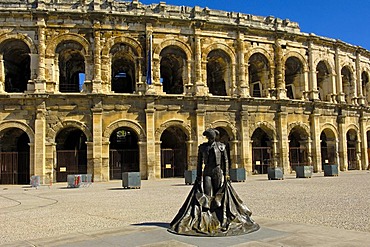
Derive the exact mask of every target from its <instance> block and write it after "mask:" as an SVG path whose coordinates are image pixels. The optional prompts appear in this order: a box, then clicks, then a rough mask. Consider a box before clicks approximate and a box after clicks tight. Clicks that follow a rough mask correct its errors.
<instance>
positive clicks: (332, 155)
mask: <svg viewBox="0 0 370 247" xmlns="http://www.w3.org/2000/svg"><path fill="white" fill-rule="evenodd" d="M320 141H321V162H322V169H323V170H324V167H323V166H324V165H336V164H337V162H336V140H335V136H334V133H333V131H331V130H329V129H325V130H324V131H323V132H322V133H321V135H320Z"/></svg>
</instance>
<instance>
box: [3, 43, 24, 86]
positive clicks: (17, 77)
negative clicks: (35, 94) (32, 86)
mask: <svg viewBox="0 0 370 247" xmlns="http://www.w3.org/2000/svg"><path fill="white" fill-rule="evenodd" d="M0 53H1V54H3V60H4V72H5V82H4V83H5V92H8V93H18V92H24V91H26V90H27V83H28V81H29V80H30V79H31V70H30V63H31V59H30V55H29V54H30V53H31V51H30V49H29V47H28V46H27V44H26V43H24V42H23V41H22V40H16V39H10V40H7V41H5V42H4V43H3V44H1V46H0Z"/></svg>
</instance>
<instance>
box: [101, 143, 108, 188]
mask: <svg viewBox="0 0 370 247" xmlns="http://www.w3.org/2000/svg"><path fill="white" fill-rule="evenodd" d="M109 144H110V142H109V138H107V137H104V138H102V154H101V157H102V158H101V163H102V165H101V166H102V169H101V174H102V175H103V177H104V179H103V180H104V181H108V180H110V173H109V172H110V170H109V169H110V167H109V151H110V150H109Z"/></svg>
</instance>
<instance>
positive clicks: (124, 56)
mask: <svg viewBox="0 0 370 247" xmlns="http://www.w3.org/2000/svg"><path fill="white" fill-rule="evenodd" d="M110 54H111V57H112V67H111V90H112V91H113V92H115V93H133V92H135V81H136V77H135V74H136V68H135V57H136V56H135V52H134V51H133V49H132V48H131V47H130V46H128V45H125V44H116V45H114V46H113V47H112V49H111V51H110Z"/></svg>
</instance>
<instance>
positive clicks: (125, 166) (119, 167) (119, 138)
mask: <svg viewBox="0 0 370 247" xmlns="http://www.w3.org/2000/svg"><path fill="white" fill-rule="evenodd" d="M109 142H110V143H109V179H111V180H113V179H122V173H123V172H139V171H140V162H139V146H138V137H137V135H136V133H135V132H134V131H132V129H130V128H120V129H117V130H115V131H114V132H113V133H112V135H111V136H110V139H109Z"/></svg>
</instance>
